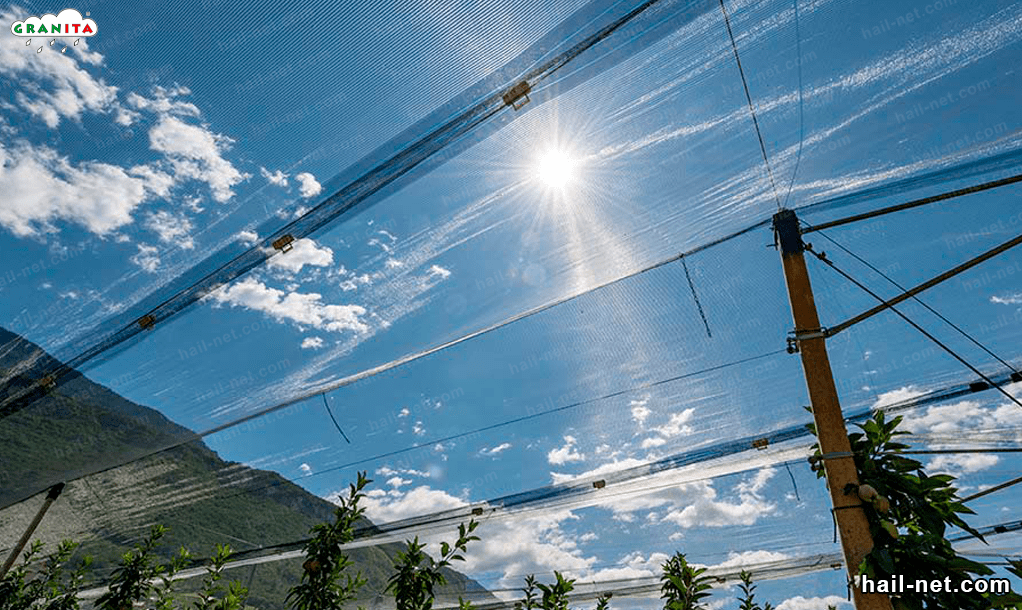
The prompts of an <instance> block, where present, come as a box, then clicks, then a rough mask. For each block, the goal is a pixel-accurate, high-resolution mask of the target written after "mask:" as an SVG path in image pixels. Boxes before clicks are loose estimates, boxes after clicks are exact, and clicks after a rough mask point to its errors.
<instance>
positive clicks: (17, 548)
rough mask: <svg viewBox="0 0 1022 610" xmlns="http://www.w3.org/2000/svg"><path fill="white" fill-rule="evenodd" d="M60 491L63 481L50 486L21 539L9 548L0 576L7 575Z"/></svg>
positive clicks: (62, 487)
mask: <svg viewBox="0 0 1022 610" xmlns="http://www.w3.org/2000/svg"><path fill="white" fill-rule="evenodd" d="M62 491H64V484H63V483H57V484H56V485H54V486H53V487H51V488H50V491H49V493H47V494H46V500H44V501H43V505H42V506H40V507H39V511H38V512H37V513H36V514H35V518H34V519H32V523H29V524H28V529H26V530H25V533H24V534H22V536H21V540H19V541H18V544H16V545H14V548H13V549H11V554H10V555H8V556H7V561H5V562H4V565H3V567H2V568H0V578H3V577H4V576H6V575H7V570H10V569H11V566H12V565H14V562H15V560H17V559H18V555H19V554H20V553H21V549H23V548H25V545H26V544H28V540H29V538H31V537H32V534H33V533H35V528H37V527H39V522H40V521H42V520H43V516H45V515H46V511H48V510H49V509H50V505H51V504H53V501H54V500H56V499H57V496H59V495H60V492H62Z"/></svg>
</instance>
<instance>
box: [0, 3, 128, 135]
mask: <svg viewBox="0 0 1022 610" xmlns="http://www.w3.org/2000/svg"><path fill="white" fill-rule="evenodd" d="M22 17H24V15H17V14H16V13H15V12H14V11H13V10H10V9H9V10H7V11H5V12H0V22H3V23H4V24H10V23H12V22H14V21H16V20H18V19H20V18H22ZM5 27H6V25H5ZM43 38H45V37H40V41H42V39H43ZM72 49H73V51H72V53H58V52H53V49H45V51H46V52H44V53H34V52H32V50H29V49H27V48H26V46H25V42H24V41H23V40H21V39H19V38H16V37H14V36H10V35H5V36H0V75H3V76H5V77H7V78H9V79H10V80H11V81H12V82H18V83H19V89H20V91H18V93H17V94H16V95H15V96H14V99H15V100H16V101H17V103H18V104H19V105H20V106H21V107H22V108H23V109H25V110H26V111H28V112H29V113H30V114H32V115H33V116H35V117H37V118H38V119H40V120H42V121H43V123H45V124H46V126H47V127H50V128H51V129H52V128H56V127H57V126H58V125H60V121H61V120H62V119H65V118H66V119H71V120H79V119H80V118H81V116H82V114H84V113H85V112H86V111H88V112H99V113H106V112H110V111H111V110H113V109H115V108H116V107H117V87H112V86H110V85H107V84H106V83H105V82H103V81H102V80H101V79H100V80H97V79H95V78H93V77H92V75H90V74H89V73H88V72H86V71H85V70H82V69H80V68H79V63H78V60H79V59H80V60H82V61H83V62H85V63H92V64H98V63H102V61H103V57H102V56H101V55H99V54H98V53H92V52H89V51H88V42H87V40H86V39H84V38H83V39H81V41H80V42H79V44H78V46H72ZM33 50H34V49H33Z"/></svg>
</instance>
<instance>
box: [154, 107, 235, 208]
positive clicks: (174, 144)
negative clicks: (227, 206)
mask: <svg viewBox="0 0 1022 610" xmlns="http://www.w3.org/2000/svg"><path fill="white" fill-rule="evenodd" d="M231 143H232V140H231V139H230V138H228V137H226V136H223V135H220V134H216V133H213V132H212V131H209V130H208V129H207V128H205V127H204V126H200V125H192V124H189V123H185V122H184V121H182V120H181V119H179V118H177V117H176V116H172V115H163V116H161V117H160V119H159V121H158V122H157V123H156V125H154V126H153V127H152V129H150V130H149V147H150V148H152V149H153V150H155V151H157V152H160V153H163V154H164V155H166V157H167V159H168V160H169V161H170V163H171V165H172V166H173V168H174V173H175V175H176V176H177V177H178V178H189V179H193V180H199V181H201V182H205V183H207V184H208V185H209V188H210V189H211V190H212V191H213V198H214V199H216V200H217V201H219V202H221V203H222V202H224V201H227V200H228V199H230V198H231V197H233V196H234V191H233V190H232V187H233V186H234V185H236V184H238V183H239V182H241V181H242V180H245V179H246V178H248V177H249V176H248V174H243V173H241V172H240V171H238V170H237V169H236V168H235V167H234V165H232V164H231V162H230V161H228V160H226V159H224V158H223V156H222V154H223V152H224V151H225V150H227V148H229V147H230V145H231Z"/></svg>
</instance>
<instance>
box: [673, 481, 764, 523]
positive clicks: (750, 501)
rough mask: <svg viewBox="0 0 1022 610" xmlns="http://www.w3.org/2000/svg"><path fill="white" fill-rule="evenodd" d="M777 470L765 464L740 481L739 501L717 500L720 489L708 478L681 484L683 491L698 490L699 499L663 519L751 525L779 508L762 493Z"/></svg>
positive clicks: (679, 521) (682, 521) (738, 489)
mask: <svg viewBox="0 0 1022 610" xmlns="http://www.w3.org/2000/svg"><path fill="white" fill-rule="evenodd" d="M774 474H775V471H774V470H773V469H772V468H764V469H762V470H760V471H758V472H757V473H756V474H755V475H754V476H753V478H752V479H751V480H748V481H744V482H742V483H740V484H738V485H737V486H736V490H737V491H738V499H737V501H728V500H718V499H717V490H716V489H714V487H713V485H712V484H711V483H710V482H709V481H697V482H694V483H687V484H684V485H681V486H679V488H680V490H681V491H688V492H695V495H696V499H695V501H694V502H692V503H691V504H689V505H688V506H685V507H684V508H674V509H673V510H670V511H669V512H668V513H667V514H666V515H665V516H664V520H665V521H670V522H672V523H675V524H676V525H678V526H680V527H686V528H687V527H727V526H734V525H746V526H747V525H752V524H753V523H755V522H756V521H757V520H758V519H759V518H760V517H761V516H763V515H766V514H769V513H771V512H773V511H774V510H775V508H776V506H775V505H774V504H772V503H770V502H769V501H767V500H766V499H765V498H763V495H762V491H763V488H764V487H765V486H766V484H767V482H768V481H769V480H770V479H771V478H773V476H774Z"/></svg>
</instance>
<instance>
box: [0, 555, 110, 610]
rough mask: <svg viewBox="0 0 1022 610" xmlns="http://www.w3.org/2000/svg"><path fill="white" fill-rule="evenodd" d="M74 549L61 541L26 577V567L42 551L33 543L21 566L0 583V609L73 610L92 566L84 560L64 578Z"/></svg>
mask: <svg viewBox="0 0 1022 610" xmlns="http://www.w3.org/2000/svg"><path fill="white" fill-rule="evenodd" d="M77 549H78V543H76V542H72V541H71V540H64V541H63V542H61V543H60V545H58V547H57V550H55V551H54V552H52V553H50V554H49V555H47V556H46V557H44V558H43V561H42V569H41V570H40V571H38V572H37V573H36V574H35V575H32V576H30V575H29V566H30V565H31V564H32V562H33V560H34V559H35V558H36V557H37V556H38V555H39V553H41V552H42V550H43V543H42V542H39V541H36V542H34V543H33V544H32V546H31V547H30V548H29V550H28V551H26V552H25V554H24V555H23V557H22V561H21V563H19V564H18V565H16V566H15V567H14V568H12V569H11V570H10V571H9V572H8V573H7V574H6V575H5V576H4V578H3V580H0V608H3V610H28V609H29V608H34V609H36V608H37V609H41V610H77V609H78V591H79V590H80V589H81V585H82V581H83V580H84V578H85V572H86V570H88V569H89V566H90V565H91V564H92V559H91V558H90V557H88V556H86V557H85V558H83V559H82V560H81V561H79V562H78V566H77V567H76V568H75V569H74V570H72V571H71V572H70V573H67V576H66V577H65V572H66V568H67V564H68V563H69V562H70V560H71V556H72V555H73V554H74V552H75V550H77Z"/></svg>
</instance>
